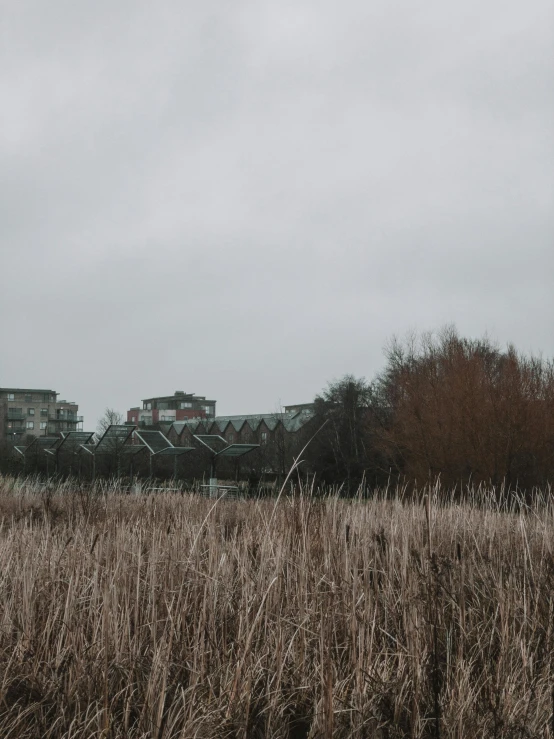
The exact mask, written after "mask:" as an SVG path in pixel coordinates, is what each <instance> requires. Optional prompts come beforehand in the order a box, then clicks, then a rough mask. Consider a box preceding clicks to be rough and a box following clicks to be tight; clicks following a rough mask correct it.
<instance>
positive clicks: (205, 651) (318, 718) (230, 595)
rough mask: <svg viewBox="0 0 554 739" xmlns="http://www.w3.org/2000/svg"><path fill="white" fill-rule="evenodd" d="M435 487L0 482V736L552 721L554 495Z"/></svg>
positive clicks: (488, 729) (374, 731)
mask: <svg viewBox="0 0 554 739" xmlns="http://www.w3.org/2000/svg"><path fill="white" fill-rule="evenodd" d="M443 496H445V494H444V493H443V492H442V491H440V490H438V489H435V490H434V491H433V493H432V495H431V502H430V504H429V505H426V504H425V503H410V502H407V501H404V502H403V501H402V500H401V499H399V498H396V499H392V500H385V499H383V497H380V496H376V497H375V498H373V499H371V500H369V501H362V500H357V501H345V500H340V499H338V498H336V497H329V498H326V499H323V500H320V499H311V498H310V497H309V496H307V495H306V496H297V497H295V498H293V499H291V498H285V497H284V496H283V497H282V498H281V500H279V501H274V500H263V501H240V500H239V501H225V500H222V501H219V502H217V501H215V502H214V501H213V500H208V499H204V498H201V497H198V496H195V495H189V494H184V495H179V494H175V493H173V494H170V493H163V494H157V495H155V496H154V495H150V496H146V495H125V494H121V493H120V492H118V490H117V487H114V489H113V490H109V489H108V488H105V489H104V491H103V493H102V494H100V493H97V494H90V493H87V492H79V491H73V489H72V488H71V485H65V486H60V487H59V488H58V489H56V490H49V491H48V490H47V491H44V490H42V491H40V490H39V489H38V488H36V487H35V485H34V483H33V482H32V481H29V482H28V483H27V484H23V485H21V484H19V485H18V486H16V485H15V482H14V481H13V480H10V479H3V480H2V479H0V522H1V524H0V597H1V611H0V628H1V630H0V736H1V737H3V738H5V739H8V738H12V737H13V738H15V737H18V738H19V737H29V738H30V737H41V738H42V739H53V738H54V737H73V738H75V739H77V738H79V739H82V738H86V737H104V738H105V739H107V738H108V737H110V738H112V737H113V738H115V737H128V738H129V739H135V738H136V739H138V738H139V737H144V738H146V737H154V738H156V739H162V738H163V739H170V738H172V739H173V738H175V739H177V737H180V738H183V739H184V738H187V739H188V738H189V737H190V738H191V739H192V738H193V737H198V738H199V739H200V738H206V739H208V738H210V739H211V738H214V739H217V738H218V737H237V738H238V737H275V738H279V737H282V738H283V739H284V738H285V737H290V738H291V739H308V738H312V739H313V738H315V737H367V738H373V737H377V738H380V739H393V737H441V738H442V737H453V738H454V737H455V738H457V739H461V738H462V737H471V739H477V737H483V738H485V737H486V738H487V739H489V738H495V737H496V738H500V737H513V738H514V739H515V738H516V737H517V738H520V737H554V731H553V718H552V710H553V701H554V691H553V685H554V683H553V673H554V656H553V651H554V649H553V648H554V644H553V641H554V634H553V626H554V613H553V609H554V601H553V598H552V593H553V588H554V515H553V508H552V507H551V506H550V504H549V503H546V502H545V501H542V502H539V503H537V504H536V505H534V506H533V507H532V508H521V507H520V506H513V507H510V506H507V507H506V508H505V509H501V508H499V507H498V506H496V505H495V504H494V503H493V502H486V501H485V502H483V503H482V505H479V506H476V505H470V504H469V503H466V504H465V505H461V504H456V503H454V502H452V501H450V502H445V501H444V500H443ZM483 496H484V497H486V495H484V493H483V491H481V492H480V493H479V496H477V494H476V495H475V498H476V499H477V498H479V500H481V499H482V498H483ZM446 497H447V496H446ZM545 497H546V493H545Z"/></svg>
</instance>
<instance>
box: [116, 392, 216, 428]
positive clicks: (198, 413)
mask: <svg viewBox="0 0 554 739" xmlns="http://www.w3.org/2000/svg"><path fill="white" fill-rule="evenodd" d="M215 404H216V401H215V400H206V398H205V396H204V395H194V394H193V393H185V392H184V391H183V390H177V391H176V392H175V393H174V394H173V395H158V396H156V397H154V398H146V399H145V400H143V401H142V408H141V407H139V406H137V407H136V408H130V409H129V410H128V411H127V423H132V424H135V425H136V426H151V425H153V424H156V423H160V422H162V421H165V422H170V423H174V422H175V421H187V420H190V419H194V418H196V419H199V418H208V419H212V420H213V419H214V418H215Z"/></svg>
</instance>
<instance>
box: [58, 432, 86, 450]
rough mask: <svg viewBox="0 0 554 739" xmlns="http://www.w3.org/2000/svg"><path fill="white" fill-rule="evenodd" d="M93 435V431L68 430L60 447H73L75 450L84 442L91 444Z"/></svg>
mask: <svg viewBox="0 0 554 739" xmlns="http://www.w3.org/2000/svg"><path fill="white" fill-rule="evenodd" d="M93 436H94V432H93V431H67V432H66V433H65V434H64V435H63V439H62V440H61V442H60V444H59V446H58V449H72V450H74V451H75V450H77V449H78V448H79V447H81V446H83V445H84V444H91V442H92V437H93Z"/></svg>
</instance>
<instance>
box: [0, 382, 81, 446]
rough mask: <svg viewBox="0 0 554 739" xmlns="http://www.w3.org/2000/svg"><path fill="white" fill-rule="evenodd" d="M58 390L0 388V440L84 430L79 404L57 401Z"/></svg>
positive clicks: (13, 441) (15, 439)
mask: <svg viewBox="0 0 554 739" xmlns="http://www.w3.org/2000/svg"><path fill="white" fill-rule="evenodd" d="M58 395H59V393H57V392H56V391H55V390H41V389H37V388H11V387H0V440H1V441H8V442H12V443H15V442H17V441H20V440H21V439H22V438H24V437H25V436H46V435H52V434H59V433H60V432H67V431H81V430H82V425H83V417H82V416H79V415H78V411H79V406H78V405H77V403H73V402H69V401H67V400H58Z"/></svg>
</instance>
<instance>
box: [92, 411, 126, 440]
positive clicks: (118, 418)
mask: <svg viewBox="0 0 554 739" xmlns="http://www.w3.org/2000/svg"><path fill="white" fill-rule="evenodd" d="M121 423H123V414H122V413H120V412H119V411H116V410H115V409H114V408H106V410H105V411H104V415H103V416H102V418H100V419H99V420H98V424H97V426H96V433H97V434H98V435H99V436H102V434H103V433H104V432H105V431H106V429H107V428H108V426H112V425H114V424H121Z"/></svg>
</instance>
